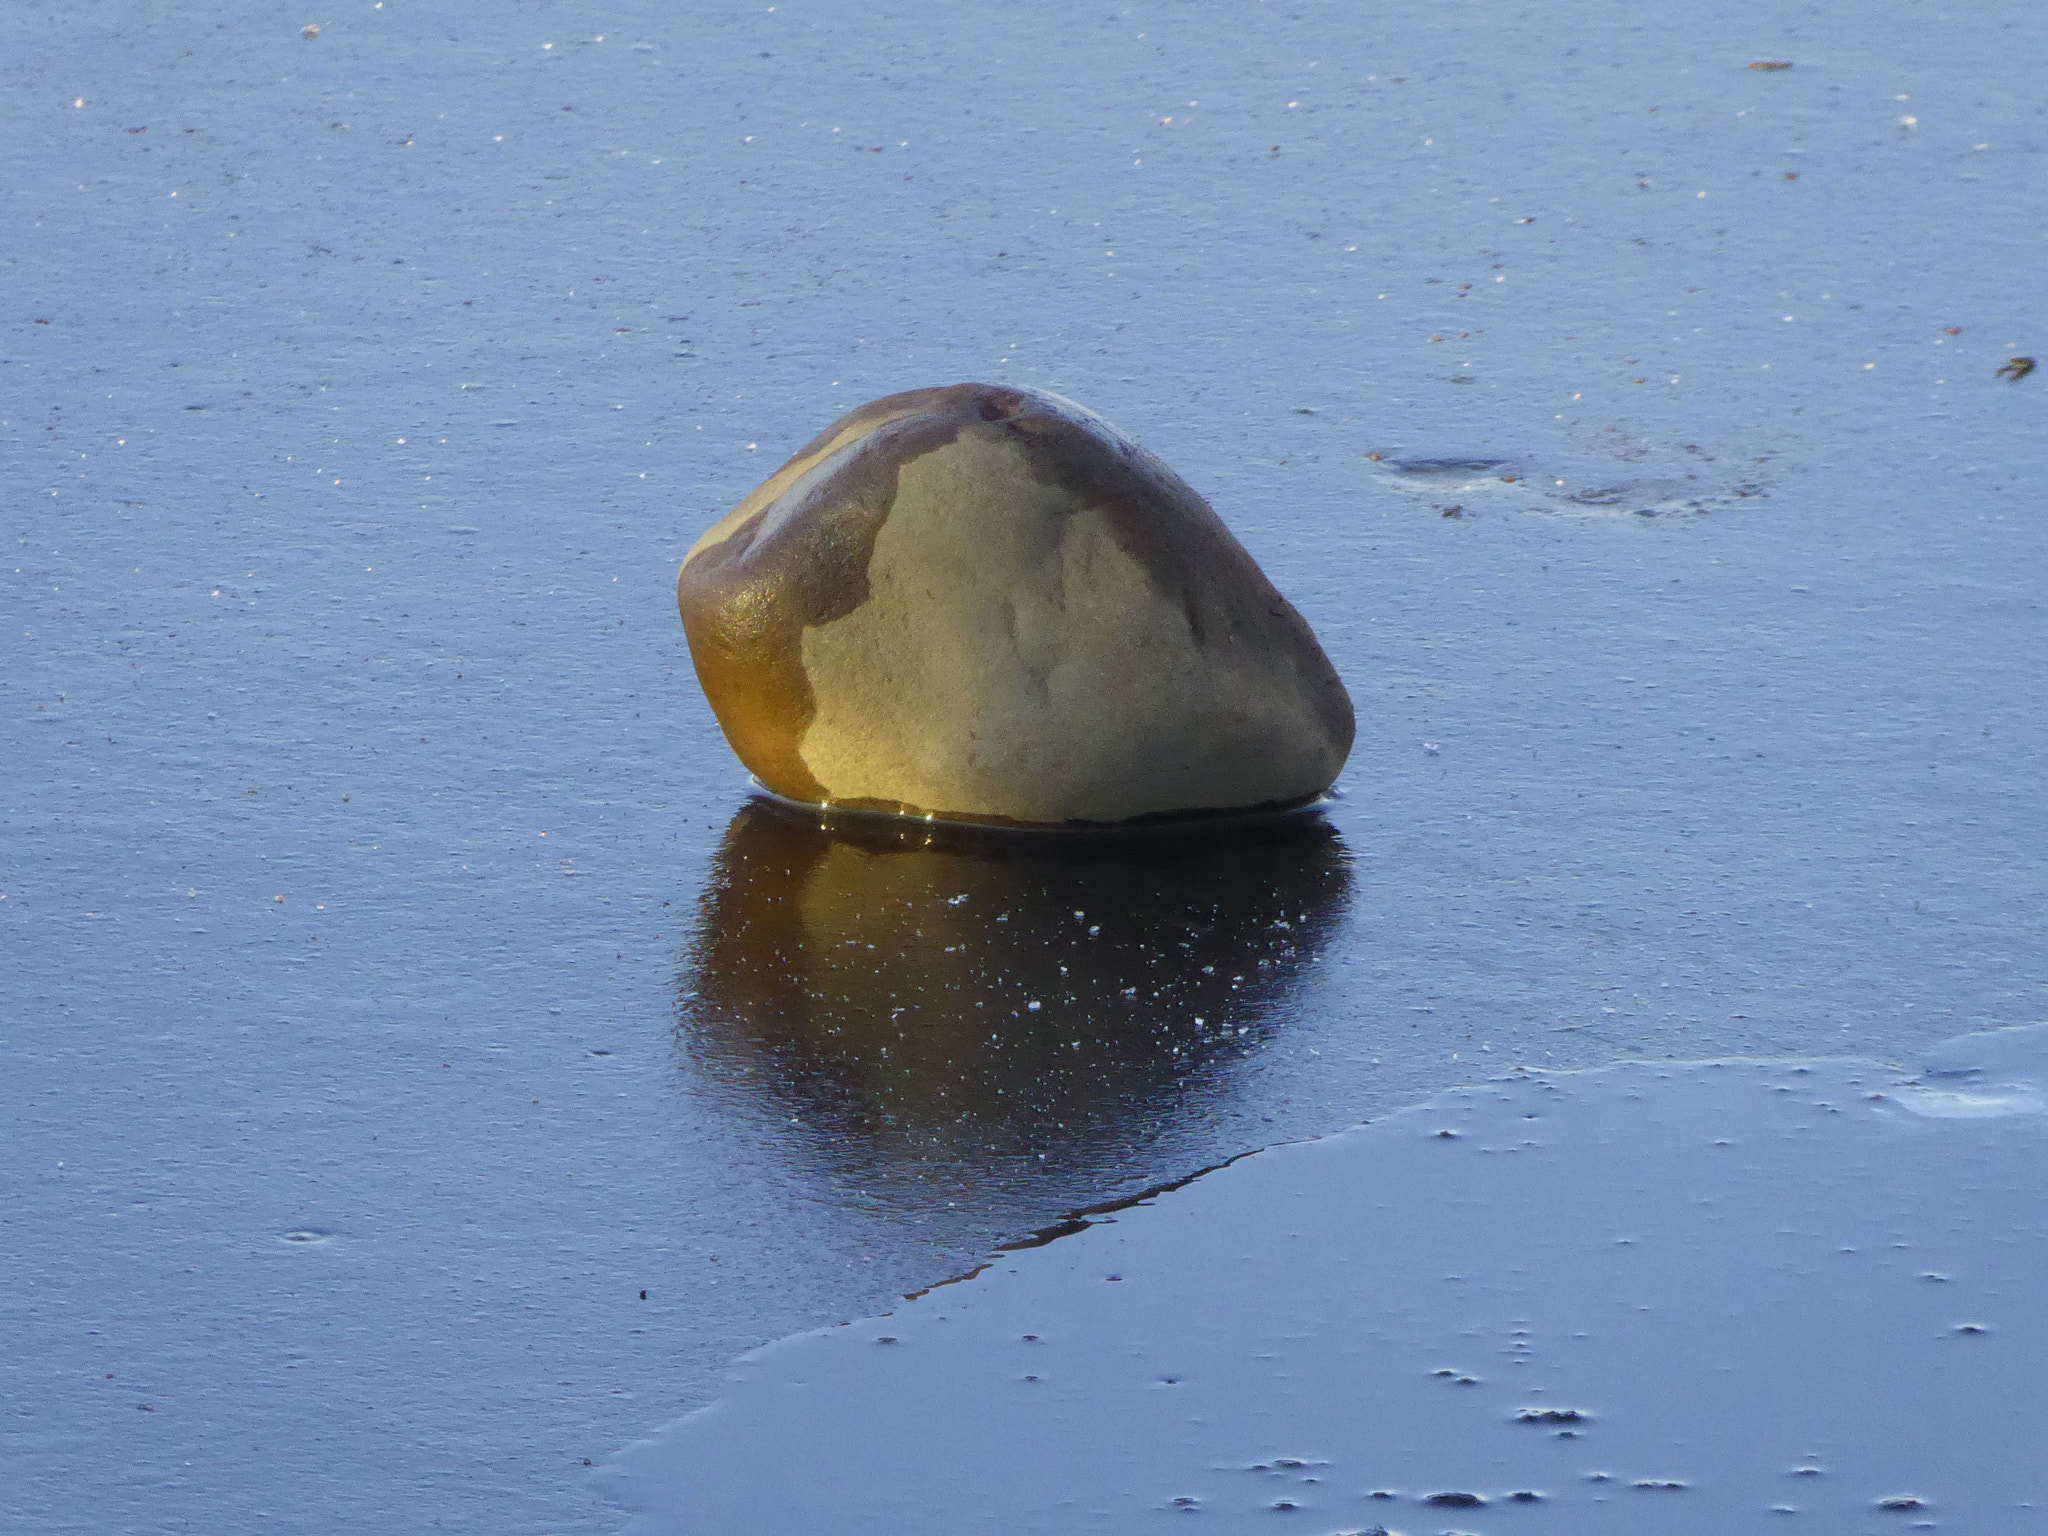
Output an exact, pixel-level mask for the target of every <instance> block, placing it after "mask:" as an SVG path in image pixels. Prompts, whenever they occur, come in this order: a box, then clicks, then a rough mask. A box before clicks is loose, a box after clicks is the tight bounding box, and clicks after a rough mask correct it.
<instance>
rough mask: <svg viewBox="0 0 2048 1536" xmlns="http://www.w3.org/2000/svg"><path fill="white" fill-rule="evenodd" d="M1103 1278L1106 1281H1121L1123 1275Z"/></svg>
mask: <svg viewBox="0 0 2048 1536" xmlns="http://www.w3.org/2000/svg"><path fill="white" fill-rule="evenodd" d="M1102 1278H1103V1279H1105V1280H1121V1279H1123V1276H1122V1275H1104V1276H1103V1277H1102Z"/></svg>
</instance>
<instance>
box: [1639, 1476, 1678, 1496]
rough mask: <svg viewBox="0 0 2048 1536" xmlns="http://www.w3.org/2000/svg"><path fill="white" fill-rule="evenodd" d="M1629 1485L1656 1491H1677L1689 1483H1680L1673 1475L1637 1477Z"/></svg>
mask: <svg viewBox="0 0 2048 1536" xmlns="http://www.w3.org/2000/svg"><path fill="white" fill-rule="evenodd" d="M1631 1486H1632V1487H1636V1488H1648V1489H1652V1490H1654V1491H1655V1492H1658V1493H1679V1492H1682V1491H1683V1490H1684V1489H1686V1488H1687V1487H1690V1486H1691V1485H1690V1484H1687V1483H1682V1482H1680V1481H1679V1480H1678V1479H1677V1478H1675V1477H1639V1478H1637V1479H1636V1480H1635V1482H1634V1483H1633V1484H1632V1485H1631Z"/></svg>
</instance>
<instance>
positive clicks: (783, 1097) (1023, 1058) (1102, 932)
mask: <svg viewBox="0 0 2048 1536" xmlns="http://www.w3.org/2000/svg"><path fill="white" fill-rule="evenodd" d="M1348 881H1349V872H1348V868H1347V857H1346V854H1345V851H1344V847H1343V844H1342V843H1341V842H1340V841H1339V840H1338V838H1337V835H1336V833H1335V832H1334V831H1333V830H1332V829H1331V828H1330V827H1329V826H1328V825H1327V824H1326V823H1325V822H1323V821H1322V819H1321V818H1320V817H1316V816H1312V815H1311V816H1295V817H1291V818H1282V819H1278V820H1273V821H1267V822H1264V823H1260V824H1251V825H1244V826H1238V827H1235V828H1230V827H1210V828H1206V829H1205V830H1204V833H1203V835H1202V837H1201V838H1200V839H1199V840H1193V839H1186V838H1178V839H1171V840H1169V839H1167V838H1165V837H1164V836H1163V835H1162V836H1155V837H1151V838H1142V839H1141V838H1135V837H1132V838H1123V839H1118V840H1114V841H1111V840H1107V839H1104V838H1099V837H1091V836H1087V835H1084V834H1071V835H1070V834H1049V833H1040V834H1019V833H1009V834H986V833H973V832H970V831H965V830H963V829H938V830H937V831H936V833H935V832H934V830H933V829H930V828H925V827H922V826H913V825H911V824H905V823H902V822H897V821H892V820H881V819H874V818H865V817H860V818H853V817H841V818H835V820H834V824H833V828H832V830H829V831H828V830H821V829H820V828H819V826H818V824H817V818H816V817H815V816H813V817H809V818H806V817H804V816H802V815H801V814H800V813H796V812H792V811H789V810H787V809H784V808H782V807H778V806H774V805H772V804H771V803H769V802H766V801H759V800H757V801H755V802H753V803H751V804H749V805H748V806H746V807H745V808H743V809H742V810H741V811H740V813H739V815H738V816H737V817H735V818H734V820H733V823H732V825H731V827H730V828H728V829H727V832H726V837H725V843H724V846H723V847H722V848H721V850H720V852H719V856H718V862H717V868H716V870H715V872H714V874H713V877H712V881H711V885H710V888H709V890H708V891H707V893H706V895H705V897H704V905H703V911H702V917H701V920H700V923H699V927H698V931H697V933H696V935H695V937H694V939H693V942H692V945H691V950H690V954H689V972H688V978H687V980H686V982H685V992H684V998H683V1004H682V1010H681V1011H682V1017H683V1024H684V1040H685V1044H686V1048H687V1049H688V1050H689V1051H690V1052H691V1054H692V1055H694V1056H695V1057H696V1058H697V1059H698V1060H699V1062H700V1063H701V1064H702V1065H703V1066H704V1067H706V1068H707V1069H708V1070H710V1071H711V1072H712V1073H714V1074H715V1075H717V1076H720V1077H724V1078H727V1079H737V1080H741V1081H744V1082H746V1083H748V1084H751V1085H754V1086H755V1087H758V1088H759V1089H761V1090H763V1091H765V1092H766V1093H767V1094H768V1095H769V1096H770V1097H771V1099H772V1100H773V1101H774V1102H775V1104H776V1106H777V1107H776V1113H777V1115H778V1116H787V1115H790V1114H792V1113H797V1114H799V1115H800V1116H801V1118H802V1119H803V1120H804V1121H805V1123H806V1124H809V1125H813V1126H817V1125H820V1124H826V1125H830V1126H834V1127H836V1128H838V1129H839V1130H841V1131H843V1132H845V1133H849V1134H853V1135H857V1136H864V1137H872V1138H874V1139H875V1140H878V1141H881V1142H890V1141H905V1142H908V1143H911V1144H914V1145H916V1146H917V1147H920V1148H926V1147H932V1146H935V1145H944V1144H949V1143H955V1142H958V1143H961V1144H963V1146H965V1145H979V1146H982V1147H985V1148H990V1149H992V1150H993V1149H1001V1148H1009V1149H1012V1150H1014V1149H1017V1148H1019V1147H1030V1146H1035V1145H1039V1144H1041V1143H1042V1142H1044V1141H1047V1140H1059V1139H1062V1132H1063V1131H1064V1132H1065V1133H1067V1134H1071V1135H1080V1136H1086V1135H1088V1134H1089V1133H1090V1130H1091V1128H1093V1130H1094V1131H1096V1132H1098V1133H1099V1132H1100V1131H1103V1130H1127V1129H1130V1127H1129V1126H1128V1125H1125V1124H1124V1122H1127V1121H1128V1120H1131V1119H1142V1118H1144V1117H1145V1116H1146V1115H1147V1114H1148V1113H1151V1112H1156V1105H1157V1103H1158V1102H1160V1101H1162V1098H1163V1101H1164V1102H1165V1103H1169V1104H1170V1103H1171V1102H1172V1099H1173V1097H1174V1095H1173V1090H1174V1089H1175V1087H1176V1086H1177V1085H1179V1084H1180V1083H1181V1082H1183V1080H1185V1079H1186V1078H1188V1077H1189V1075H1190V1074H1192V1073H1194V1072H1195V1071H1196V1070H1197V1069H1198V1068H1199V1067H1200V1066H1201V1065H1202V1064H1203V1063H1204V1062H1205V1061H1208V1060H1209V1059H1211V1058H1213V1057H1215V1056H1217V1055H1219V1054H1226V1053H1231V1054H1234V1053H1236V1052H1240V1051H1242V1050H1244V1049H1246V1048H1248V1047H1249V1046H1250V1045H1251V1044H1252V1043H1253V1042H1255V1041H1256V1040H1257V1039H1258V1038H1259V1037H1260V1035H1261V1034H1262V1033H1263V1032H1264V1029H1265V1028H1266V1026H1267V1022H1268V1019H1269V1017H1270V1013H1271V1010H1272V1009H1273V1008H1274V1006H1275V1005H1276V1004H1277V1003H1279V1002H1280V1001H1281V1000H1282V999H1283V998H1284V996H1285V994H1286V993H1287V991H1288V990H1289V989H1290V988H1291V987H1292V986H1293V985H1294V983H1295V982H1296V981H1297V980H1298V979H1299V978H1300V975H1301V972H1302V971H1303V969H1304V968H1305V967H1306V966H1307V965H1308V964H1309V963H1310V962H1311V960H1312V958H1313V956H1314V953H1315V951H1316V949H1317V948H1318V947H1319V946H1320V944H1321V942H1322V939H1323V936H1324V935H1325V934H1326V933H1327V931H1328V930H1329V928H1330V926H1331V924H1332V923H1333V921H1334V920H1335V918H1336V916H1337V914H1338V912H1339V910H1340V908H1341V905H1342V900H1343V895H1344V892H1345V889H1346V886H1347V884H1348Z"/></svg>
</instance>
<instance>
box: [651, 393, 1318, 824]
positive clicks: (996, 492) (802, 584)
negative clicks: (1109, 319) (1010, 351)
mask: <svg viewBox="0 0 2048 1536" xmlns="http://www.w3.org/2000/svg"><path fill="white" fill-rule="evenodd" d="M676 592H677V599H678V602H679V604H680V606H681V609H682V614H683V623H684V627H685V629H686V631H687V633H688V635H689V640H690V650H691V655H692V658H693V659H694V660H695V662H696V666H697V673H698V677H699V678H700V680H701V681H702V683H703V686H704V691H705V694H706V696H707V697H708V698H709V699H710V701H711V705H712V708H713V710H714V711H715V712H716V713H717V715H718V719H719V723H720V724H721V725H722V726H723V727H724V729H725V732H726V736H727V738H728V739H729V740H730V741H731V742H732V745H733V748H734V750H735V751H736V752H737V753H738V754H739V756H740V758H741V760H742V761H743V762H745V763H746V765H747V766H748V768H750V769H751V770H752V771H753V772H754V774H755V775H756V776H757V777H758V778H759V779H760V780H761V781H762V782H763V783H764V784H766V785H767V786H768V787H769V788H770V789H772V790H774V791H776V792H777V793H779V794H783V795H787V796H789V797H790V798H792V799H799V800H809V801H816V802H825V801H831V802H834V803H852V804H857V805H863V806H871V807H877V808H885V809H891V810H896V809H901V810H908V811H914V812H919V813H931V814H937V815H943V816H950V817H958V818H962V819H968V820H979V821H999V822H1027V823H1061V822H1069V821H1089V822H1116V821H1125V820H1129V819H1131V818H1133V817H1139V816H1148V815H1165V814H1174V813H1183V812H1193V811H1203V810H1229V809H1243V808H1249V807H1252V806H1258V805H1272V804H1284V803H1288V802H1293V801H1300V800H1305V799H1309V798H1312V797H1313V796H1315V795H1317V794H1319V793H1321V792H1322V791H1323V790H1324V789H1326V788H1328V787H1329V784H1330V782H1331V781H1332V780H1333V779H1334V778H1335V777H1336V774H1337V771H1338V770H1339V769H1340V768H1341V767H1342V766H1343V762H1344V758H1345V755H1346V754H1347V753H1348V751H1349V749H1350V745H1351V739H1352V729H1353V726H1352V711H1351V703H1350V699H1349V698H1348V696H1347V695H1346V694H1345V692H1344V689H1343V685H1342V684H1341V683H1340V682H1339V681H1338V679H1337V676H1336V673H1335V672H1334V670H1333V669H1332V668H1331V667H1330V664H1329V661H1328V659H1327V658H1326V657H1325V656H1324V655H1323V652H1322V649H1321V647H1320V646H1318V645H1317V644H1316V641H1315V637H1314V635H1313V634H1312V633H1311V632H1310V630H1309V628H1308V625H1307V624H1306V622H1304V621H1303V620H1302V618H1301V617H1300V615H1299V614H1297V613H1296V612H1295V611H1294V609H1293V608H1292V607H1291V606H1289V605H1288V603H1287V602H1286V600H1285V599H1284V598H1282V597H1281V596H1280V595H1279V593H1277V592H1276V591H1274V589H1273V587H1272V584H1271V583H1270V582H1268V581H1267V580H1266V578H1265V576H1264V574H1263V573H1262V572H1261V571H1260V570H1259V569H1258V567H1257V565H1255V564H1254V563H1253V561H1252V559H1251V557H1250V556H1249V555H1248V554H1246V553H1245V551H1244V549H1243V548H1242V546H1240V545H1239V544H1238V543H1237V541H1236V540H1235V539H1234V538H1232V537H1231V535H1230V532H1229V530H1228V529H1226V528H1225V527H1224V526H1223V524H1222V522H1221V521H1220V520H1219V519H1218V518H1217V517H1216V515H1215V513H1214V512H1213V511H1211V510H1210V508H1209V506H1208V504H1207V503H1206V502H1205V501H1203V500H1202V498H1201V497H1200V496H1199V495H1197V494H1196V493H1195V492H1194V491H1193V490H1192V489H1191V488H1190V487H1189V486H1188V485H1187V484H1186V483H1185V482H1183V481H1182V480H1181V479H1180V478H1179V477H1178V476H1176V475H1174V474H1173V472H1172V471H1171V470H1169V469H1167V468H1166V466H1165V465H1163V464H1161V463H1160V462H1159V461H1158V460H1157V459H1155V458H1153V457H1152V456H1151V455H1150V454H1148V453H1146V452H1145V451H1144V450H1143V449H1141V448H1139V447H1137V446H1136V445H1135V444H1133V443H1131V442H1129V441H1128V440H1127V439H1125V438H1123V437H1122V436H1121V435H1120V434H1118V433H1117V432H1116V431H1115V430H1114V429H1113V428H1111V427H1109V426H1108V425H1107V423H1105V422H1103V421H1101V420H1100V419H1099V418H1097V417H1095V416H1093V415H1092V414H1090V413H1089V412H1087V411H1085V410H1083V409H1081V408H1080V407H1078V406H1075V405H1074V404H1072V403H1071V402H1069V401H1065V400H1061V399H1059V398H1058V397H1057V396H1051V395H1041V394H1037V393H1034V392H1030V391H1024V390H1013V389H1001V388H996V387H992V386H988V385H974V384H963V385H956V386H953V387H951V388H946V389H930V390H917V391H913V392H910V393H908V394H902V395H892V396H890V397H888V398H887V399H883V400H878V401H875V402H873V403H872V404H870V405H866V406H863V407H861V408H860V409H859V410H856V411H854V412H852V413H850V414H849V415H847V416H845V417H843V418H841V419H840V420H839V421H837V422H835V423H834V424H833V425H832V426H831V427H829V428H827V429H826V430H825V431H824V432H823V433H821V434H819V436H818V437H817V438H815V439H813V440H812V442H811V443H809V444H808V445H807V446H806V447H805V448H804V449H803V450H802V451H801V452H799V453H798V454H797V455H796V456H795V457H794V458H792V459H791V460H790V461H789V463H787V464H785V465H784V466H783V467H782V468H781V469H779V470H777V471H776V473H775V474H774V475H773V476H771V477H770V478H769V479H768V480H767V481H766V482H765V483H764V484H763V485H762V486H761V487H760V488H758V489H757V490H756V491H754V492H753V493H752V494H751V495H750V496H748V497H747V498H746V500H744V501H743V502H741V503H740V505H739V506H738V507H736V508H735V509H734V510H733V511H732V512H731V513H730V514H729V515H728V516H726V517H725V518H724V519H723V520H721V521H720V522H719V523H718V524H717V526H715V527H714V528H713V529H712V530H711V531H710V532H709V533H707V534H706V535H705V536H704V537H703V538H702V539H701V540H699V541H698V543H697V545H696V546H695V547H694V548H693V549H692V550H691V551H690V554H689V557H688V558H687V559H686V560H685V561H684V564H683V569H682V573H681V576H680V577H679V579H678V582H677V588H676Z"/></svg>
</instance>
